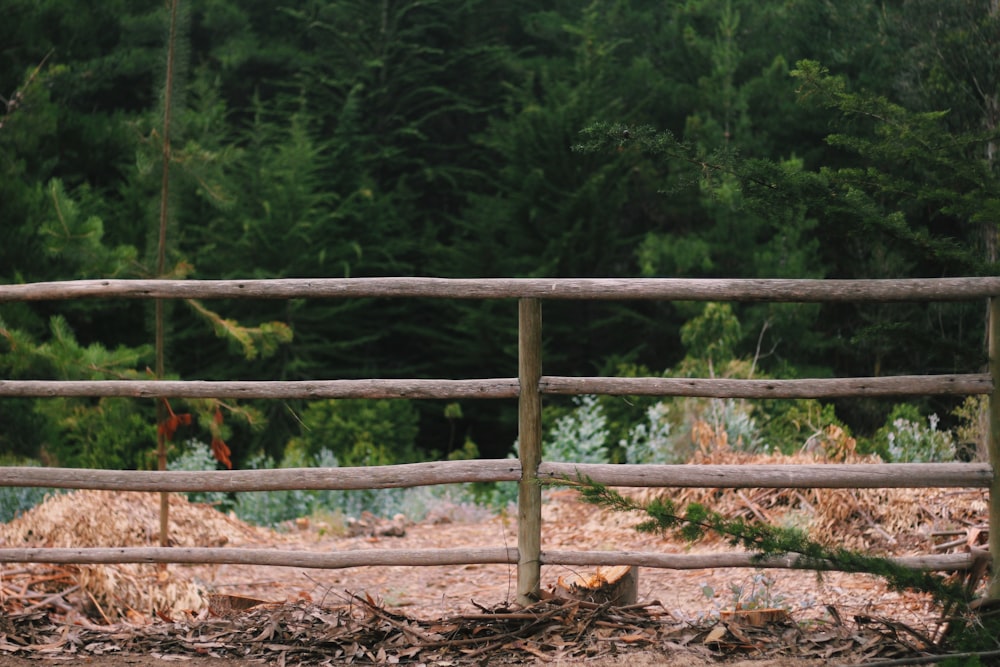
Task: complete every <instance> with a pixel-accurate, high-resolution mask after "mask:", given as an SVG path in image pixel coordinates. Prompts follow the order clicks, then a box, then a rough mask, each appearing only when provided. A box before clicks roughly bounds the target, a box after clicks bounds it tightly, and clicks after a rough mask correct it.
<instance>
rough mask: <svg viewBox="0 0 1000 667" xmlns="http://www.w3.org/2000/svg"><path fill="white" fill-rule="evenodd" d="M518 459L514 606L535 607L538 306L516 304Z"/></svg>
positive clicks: (538, 509) (538, 568)
mask: <svg viewBox="0 0 1000 667" xmlns="http://www.w3.org/2000/svg"><path fill="white" fill-rule="evenodd" d="M517 371H518V372H517V375H518V380H519V382H520V392H519V394H518V396H519V398H518V457H519V458H520V460H521V482H520V484H519V487H518V491H517V552H518V559H517V602H518V604H521V605H529V604H531V603H533V602H537V601H538V599H539V594H540V593H541V571H542V562H541V551H542V487H541V486H540V485H539V484H538V464H539V463H541V460H542V397H541V393H540V391H539V382H540V381H541V377H542V304H541V302H540V301H539V300H538V299H521V300H519V301H518V369H517Z"/></svg>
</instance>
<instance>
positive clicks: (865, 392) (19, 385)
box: [0, 374, 993, 399]
mask: <svg viewBox="0 0 1000 667" xmlns="http://www.w3.org/2000/svg"><path fill="white" fill-rule="evenodd" d="M519 387H520V384H519V382H518V380H517V378H494V379H485V380H396V379H383V380H291V381H278V380H271V381H232V382H210V381H204V380H185V381H182V380H0V396H30V397H39V398H45V397H53V396H78V397H83V396H105V397H106V396H120V397H131V398H232V399H241V398H242V399H251V398H304V399H319V398H410V399H418V398H422V399H434V398H439V399H455V398H465V399H473V398H482V399H498V398H517V397H518V395H519V394H520V389H519ZM992 390H993V381H992V379H991V378H990V376H989V375H987V374H969V375H899V376H892V377H869V378H823V379H815V380H731V379H723V378H705V379H699V378H653V377H646V378H611V377H608V378H600V377H590V378H576V377H555V376H548V375H543V376H542V377H541V380H540V382H539V391H541V393H543V394H553V395H555V394H563V395H579V394H608V395H614V396H699V397H704V398H763V399H767V398H835V397H845V396H930V395H960V396H971V395H975V394H988V393H990V392H991V391H992Z"/></svg>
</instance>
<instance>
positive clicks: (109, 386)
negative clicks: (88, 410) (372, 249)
mask: <svg viewBox="0 0 1000 667" xmlns="http://www.w3.org/2000/svg"><path fill="white" fill-rule="evenodd" d="M519 391H520V390H519V385H518V382H517V378H500V379H495V380H294V381H279V380H270V381H246V382H238V381H234V382H209V381H202V380H183V381H182V380H0V396H34V397H41V398H45V397H50V396H122V397H132V398H234V399H240V398H243V399H251V398H306V399H320V398H412V399H417V398H449V399H454V398H517V396H518V393H519Z"/></svg>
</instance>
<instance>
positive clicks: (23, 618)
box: [0, 595, 933, 665]
mask: <svg viewBox="0 0 1000 667" xmlns="http://www.w3.org/2000/svg"><path fill="white" fill-rule="evenodd" d="M480 610H481V613H476V614H465V615H461V616H455V617H451V618H445V619H442V620H433V621H428V620H420V619H416V618H412V617H409V616H406V615H402V614H399V613H394V612H390V611H387V610H386V609H384V608H383V607H382V606H381V605H380V604H379V603H377V602H376V601H375V600H373V599H371V598H369V597H361V596H356V595H348V596H346V597H344V604H341V605H339V606H335V607H319V606H315V605H312V604H305V603H299V604H282V605H273V604H264V605H259V606H256V607H253V608H251V609H248V610H245V611H242V612H239V613H236V614H227V615H226V616H225V617H214V616H211V615H209V614H206V613H203V614H201V615H199V616H197V617H193V616H190V615H184V616H183V618H182V619H179V620H171V619H169V618H165V619H161V620H159V621H156V622H152V623H148V624H129V625H125V624H121V625H117V626H96V625H91V624H82V625H81V624H78V625H73V626H60V625H58V624H56V623H53V622H52V621H51V620H50V619H49V617H48V616H47V614H45V613H44V612H41V611H36V612H23V613H19V614H10V615H6V616H0V653H6V654H10V655H22V656H34V655H39V654H44V655H46V656H48V657H58V656H60V655H75V657H76V659H78V660H79V659H82V658H84V657H85V656H99V655H104V654H109V653H116V654H143V655H146V656H150V657H155V658H161V659H174V660H177V659H184V657H190V656H199V657H204V656H212V657H217V658H227V659H243V660H260V661H262V662H264V661H266V662H267V663H268V664H301V665H332V664H337V665H340V664H394V663H398V664H407V663H422V664H454V665H458V664H463V665H464V664H476V665H482V664H519V663H522V662H524V661H534V660H535V659H541V660H543V661H546V662H548V661H552V660H557V659H572V658H576V659H579V658H596V657H601V656H607V655H612V654H617V653H624V652H627V651H631V650H636V649H654V650H658V651H664V652H669V653H672V652H685V653H689V654H696V655H701V656H703V657H705V658H715V659H718V658H721V657H729V656H744V657H755V658H761V657H773V656H778V655H780V656H785V657H788V656H792V655H794V656H795V657H802V658H822V659H825V660H830V659H831V658H839V659H846V660H848V661H851V662H853V661H855V660H856V659H859V658H863V659H865V660H866V661H867V660H872V659H875V658H891V657H900V656H912V655H919V654H921V653H925V652H927V651H932V650H933V646H932V645H931V644H930V643H929V640H928V639H927V638H926V637H923V636H922V635H921V634H920V633H919V632H916V631H912V630H910V629H908V628H907V627H906V626H903V625H902V624H900V623H896V622H892V621H884V620H880V619H876V618H872V617H864V618H857V619H855V622H854V623H851V624H844V623H842V622H841V621H840V619H839V617H837V618H835V621H834V622H832V623H830V624H826V625H819V626H812V627H809V628H806V627H804V626H801V625H799V624H797V623H794V622H792V620H791V619H790V618H788V617H784V618H783V619H782V620H779V621H777V622H774V623H770V624H768V625H760V626H757V625H751V624H747V623H745V622H743V621H741V620H740V619H738V618H734V619H730V620H725V621H711V622H709V623H706V624H704V625H701V626H692V625H687V624H684V623H679V622H677V621H675V620H674V619H672V618H671V617H670V616H669V615H668V614H667V613H666V612H663V611H659V609H658V603H656V602H653V603H650V604H640V605H631V606H627V607H612V606H610V605H608V604H601V605H598V604H593V603H588V602H584V601H580V600H567V599H564V598H558V597H555V598H551V599H547V600H543V601H541V602H538V603H536V604H534V605H532V606H530V607H527V608H518V609H511V608H507V607H499V608H496V609H487V608H485V607H480Z"/></svg>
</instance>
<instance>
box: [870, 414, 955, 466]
mask: <svg viewBox="0 0 1000 667" xmlns="http://www.w3.org/2000/svg"><path fill="white" fill-rule="evenodd" d="M938 423H939V419H938V416H937V415H936V414H932V415H930V416H929V417H927V426H924V418H923V417H922V416H921V414H920V411H919V410H918V409H917V408H916V407H914V406H912V405H909V404H906V403H901V404H899V405H897V406H895V407H894V408H893V409H892V412H891V413H890V414H889V418H888V419H887V420H886V424H885V425H884V426H883V427H882V428H880V429H879V430H878V432H877V433H876V434H875V440H876V443H877V444H878V445H879V446H882V447H884V451H885V452H886V453H887V454H888V460H889V461H892V462H894V463H933V462H940V461H953V460H955V436H954V435H953V434H952V433H951V431H939V430H938V429H937V426H938Z"/></svg>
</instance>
